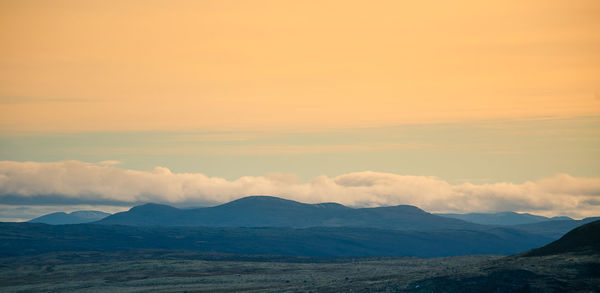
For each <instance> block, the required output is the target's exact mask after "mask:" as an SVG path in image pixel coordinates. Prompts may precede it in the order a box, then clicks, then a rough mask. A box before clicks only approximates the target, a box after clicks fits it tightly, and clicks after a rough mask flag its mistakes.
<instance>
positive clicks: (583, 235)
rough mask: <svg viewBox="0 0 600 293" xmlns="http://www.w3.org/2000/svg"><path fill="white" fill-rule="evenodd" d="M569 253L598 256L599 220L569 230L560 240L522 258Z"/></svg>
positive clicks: (599, 249)
mask: <svg viewBox="0 0 600 293" xmlns="http://www.w3.org/2000/svg"><path fill="white" fill-rule="evenodd" d="M569 252H575V253H577V252H585V253H589V252H592V253H596V254H600V220H597V221H594V222H591V223H587V224H585V225H582V226H580V227H577V228H575V229H573V230H571V231H570V232H569V233H567V234H565V235H564V236H563V237H561V238H560V239H558V240H556V241H554V242H552V243H550V244H548V245H546V246H544V247H540V248H537V249H534V250H531V251H529V252H527V253H525V254H524V256H543V255H554V254H560V253H569Z"/></svg>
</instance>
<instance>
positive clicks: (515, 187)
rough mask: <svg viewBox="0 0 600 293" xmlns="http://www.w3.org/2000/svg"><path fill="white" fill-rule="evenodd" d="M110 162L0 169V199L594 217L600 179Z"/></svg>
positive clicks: (599, 209)
mask: <svg viewBox="0 0 600 293" xmlns="http://www.w3.org/2000/svg"><path fill="white" fill-rule="evenodd" d="M114 163H116V162H110V163H107V162H100V163H87V162H81V161H61V162H15V161H1V162H0V204H7V203H6V202H2V198H8V197H11V198H12V199H13V200H14V198H15V197H16V198H22V199H27V198H32V197H35V198H40V197H46V198H47V199H48V201H49V202H52V200H53V198H56V199H57V203H58V202H64V201H65V198H66V199H72V200H74V201H77V202H79V203H80V204H83V203H86V202H89V203H93V204H95V205H98V204H99V203H102V202H106V203H107V204H109V205H113V204H114V203H115V202H122V203H132V204H133V203H136V204H137V203H142V202H161V203H168V204H173V205H177V206H197V205H205V204H207V203H224V202H228V201H231V200H234V199H237V198H240V197H244V196H249V195H259V194H262V195H273V196H279V197H283V198H288V199H292V200H297V201H301V202H308V203H319V202H338V203H341V204H344V205H349V206H361V207H364V206H389V205H399V204H410V205H415V206H418V207H420V208H422V209H424V210H427V211H430V212H459V213H462V212H498V211H506V210H512V211H522V212H535V213H537V214H543V215H566V216H571V217H576V218H580V217H588V216H598V215H600V178H581V177H573V176H570V175H568V174H557V175H555V176H552V177H548V178H543V179H540V180H537V181H526V182H524V183H520V184H515V183H507V182H502V183H493V184H472V183H462V184H450V183H448V182H447V181H444V180H442V179H439V178H436V177H428V176H409V175H398V174H392V173H380V172H372V171H365V172H354V173H348V174H343V175H340V176H336V177H328V176H324V175H323V176H318V177H316V178H314V179H312V180H310V181H308V182H302V181H301V180H300V179H299V178H298V177H297V176H296V175H294V174H282V173H273V174H268V175H265V176H244V177H240V178H238V179H236V180H226V179H224V178H219V177H209V176H206V175H204V174H201V173H173V172H171V170H169V169H168V168H165V167H156V168H154V170H153V171H152V172H147V171H138V170H129V169H122V168H118V167H117V166H116V165H115V164H114Z"/></svg>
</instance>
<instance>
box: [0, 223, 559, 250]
mask: <svg viewBox="0 0 600 293" xmlns="http://www.w3.org/2000/svg"><path fill="white" fill-rule="evenodd" d="M0 239H2V242H1V243H2V244H1V245H0V258H2V257H16V256H32V255H38V254H42V253H49V252H57V251H73V252H75V251H130V250H136V249H175V250H190V251H203V252H221V253H233V254H265V255H291V256H314V257H347V256H348V257H349V256H419V257H436V256H452V255H470V254H513V253H519V252H522V251H525V250H528V249H531V248H534V247H539V246H541V245H544V244H546V243H548V242H550V241H552V240H551V239H548V238H546V237H543V236H539V235H534V234H528V233H524V232H520V231H516V230H512V229H508V228H495V229H491V230H488V231H468V230H451V229H445V230H439V231H400V230H382V229H373V228H348V227H317V228H306V229H295V228H283V227H270V228H237V227H139V226H138V227H135V226H120V225H95V224H78V225H46V224H36V223H0Z"/></svg>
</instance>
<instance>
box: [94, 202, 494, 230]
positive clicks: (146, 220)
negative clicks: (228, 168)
mask: <svg viewBox="0 0 600 293" xmlns="http://www.w3.org/2000/svg"><path fill="white" fill-rule="evenodd" d="M97 223H99V224H118V225H128V226H202V227H292V228H307V227H342V226H344V227H369V228H380V229H394V230H439V229H468V230H481V229H484V228H486V227H485V226H482V225H478V224H474V223H469V222H465V221H462V220H458V219H451V218H446V217H441V216H437V215H433V214H430V213H427V212H425V211H423V210H421V209H419V208H417V207H414V206H409V205H399V206H390V207H377V208H356V209H355V208H350V207H346V206H343V205H341V204H337V203H320V204H306V203H300V202H297V201H292V200H287V199H282V198H277V197H271V196H250V197H245V198H241V199H238V200H234V201H232V202H229V203H226V204H223V205H219V206H215V207H206V208H195V209H177V208H174V207H171V206H167V205H160V204H145V205H141V206H136V207H133V208H132V209H130V210H129V211H127V212H121V213H116V214H114V215H111V216H108V217H106V218H104V219H102V220H101V221H98V222H97Z"/></svg>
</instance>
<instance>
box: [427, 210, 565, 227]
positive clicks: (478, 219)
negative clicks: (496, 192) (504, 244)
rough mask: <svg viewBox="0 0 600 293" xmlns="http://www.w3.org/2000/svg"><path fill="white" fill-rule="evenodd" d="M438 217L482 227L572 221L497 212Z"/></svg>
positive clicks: (561, 218) (562, 218)
mask: <svg viewBox="0 0 600 293" xmlns="http://www.w3.org/2000/svg"><path fill="white" fill-rule="evenodd" d="M436 215H438V216H443V217H448V218H453V219H460V220H463V221H467V222H471V223H477V224H482V225H521V224H532V223H539V222H544V221H557V220H573V219H571V218H569V217H552V218H548V217H543V216H537V215H532V214H528V213H515V212H499V213H468V214H436Z"/></svg>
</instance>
